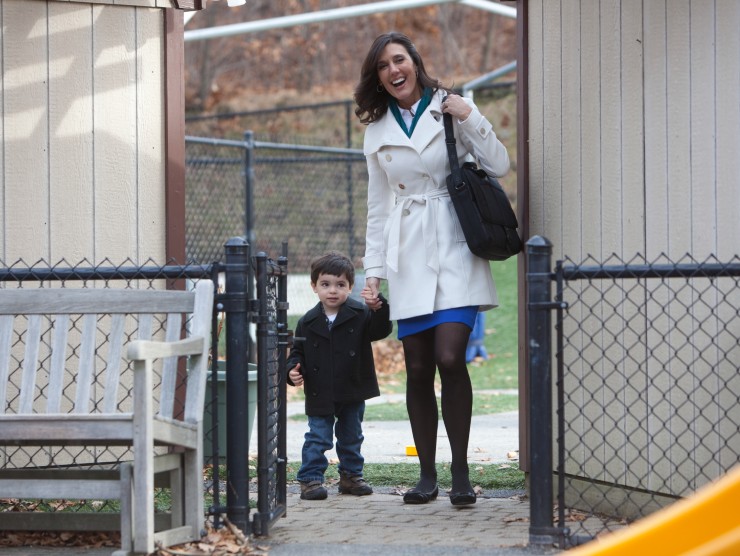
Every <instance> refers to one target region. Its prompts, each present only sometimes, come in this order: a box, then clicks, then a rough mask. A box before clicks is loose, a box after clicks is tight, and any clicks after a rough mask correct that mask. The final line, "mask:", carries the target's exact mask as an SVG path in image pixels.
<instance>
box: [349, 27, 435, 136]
mask: <svg viewBox="0 0 740 556" xmlns="http://www.w3.org/2000/svg"><path fill="white" fill-rule="evenodd" d="M390 43H396V44H400V45H401V46H403V47H404V48H405V49H406V52H408V53H409V56H410V57H411V60H412V61H413V62H414V65H415V66H416V68H417V69H418V70H419V75H418V77H417V79H418V81H417V83H418V85H419V86H420V87H421V89H422V91H423V90H424V89H426V88H427V87H430V88H431V89H432V90H433V91H434V92H436V91H437V90H438V89H444V88H443V87H442V86H441V85H440V83H439V81H438V80H437V79H434V78H432V77H430V76H429V74H428V73H427V70H426V69H425V68H424V61H423V60H422V59H421V55H420V54H419V51H418V50H416V47H415V46H414V43H413V42H411V39H410V38H408V37H407V36H406V35H404V34H403V33H398V32H396V31H391V32H390V33H383V34H382V35H380V36H378V37H377V38H376V39H375V41H373V44H372V46H371V47H370V50H369V51H368V53H367V56H365V61H364V62H362V69H361V70H360V82H359V83H358V84H357V86H356V87H355V102H356V103H357V108H355V114H356V115H357V117H358V118H359V119H360V122H362V123H363V124H369V123H372V122H375V121H377V120H379V119H380V118H382V117H383V116H384V115H385V113H386V111H387V110H388V101H389V100H390V99H391V98H392V97H391V95H390V93H388V91H386V90H385V89H384V88H382V87H380V88H381V89H382V91H378V85H379V83H380V81H379V80H378V59H379V58H380V54H381V53H382V52H383V49H384V48H385V47H386V46H388V45H389V44H390ZM445 90H446V89H445Z"/></svg>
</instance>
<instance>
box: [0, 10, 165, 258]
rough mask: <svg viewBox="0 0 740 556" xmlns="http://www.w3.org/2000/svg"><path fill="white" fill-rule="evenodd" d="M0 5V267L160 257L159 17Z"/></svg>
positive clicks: (156, 13)
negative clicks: (16, 263)
mask: <svg viewBox="0 0 740 556" xmlns="http://www.w3.org/2000/svg"><path fill="white" fill-rule="evenodd" d="M0 7H1V8H2V12H0V13H1V14H2V35H0V56H2V68H3V71H2V83H0V103H1V104H2V117H3V125H2V128H1V131H0V133H2V147H1V148H2V152H1V153H0V193H1V195H0V234H1V237H0V259H2V260H3V261H5V262H7V263H12V262H14V261H15V260H17V259H18V258H23V259H24V260H25V261H26V262H29V263H32V262H35V261H36V260H38V259H44V260H46V261H50V262H52V263H55V262H57V261H59V260H61V259H66V260H67V261H68V262H70V263H76V262H78V261H80V260H82V259H84V258H87V259H88V260H90V261H100V260H102V259H104V258H109V259H111V260H112V261H113V262H119V261H122V260H124V259H125V258H131V259H132V260H135V261H136V260H146V259H147V258H149V257H152V258H154V259H155V260H157V261H162V260H164V257H165V161H166V157H165V145H164V143H165V113H164V106H165V99H164V77H165V76H164V51H163V49H164V34H165V26H164V10H162V9H155V8H141V7H128V6H123V7H122V6H112V5H106V4H83V3H75V2H55V1H39V0H31V1H29V0H0Z"/></svg>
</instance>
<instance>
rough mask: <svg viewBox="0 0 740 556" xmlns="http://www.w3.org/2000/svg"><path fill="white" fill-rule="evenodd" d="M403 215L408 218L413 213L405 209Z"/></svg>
mask: <svg viewBox="0 0 740 556" xmlns="http://www.w3.org/2000/svg"><path fill="white" fill-rule="evenodd" d="M402 214H403V215H404V216H408V215H409V214H411V211H410V210H409V209H403V211H402Z"/></svg>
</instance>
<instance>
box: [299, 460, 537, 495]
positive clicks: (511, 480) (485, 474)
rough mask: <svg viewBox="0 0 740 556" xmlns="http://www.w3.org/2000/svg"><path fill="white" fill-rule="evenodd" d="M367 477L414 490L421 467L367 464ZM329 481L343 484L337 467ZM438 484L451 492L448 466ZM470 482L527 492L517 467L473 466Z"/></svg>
mask: <svg viewBox="0 0 740 556" xmlns="http://www.w3.org/2000/svg"><path fill="white" fill-rule="evenodd" d="M299 467H300V464H299V463H294V464H288V466H287V476H288V481H295V480H296V473H298V468H299ZM364 475H365V479H366V480H367V482H369V483H370V484H371V485H373V486H394V487H401V488H410V487H413V486H414V485H415V484H416V481H418V480H419V464H417V463H366V464H365V466H364ZM325 477H326V479H327V480H339V472H338V471H337V466H336V465H329V468H328V469H327V470H326V475H325ZM437 480H438V481H439V486H440V488H451V487H452V477H451V475H450V465H449V464H448V463H440V464H437ZM470 481H471V482H472V483H473V486H476V485H477V486H480V487H481V488H482V489H484V490H501V489H511V490H521V489H523V488H524V472H523V471H520V470H519V467H518V465H517V464H515V463H512V464H509V463H499V464H485V465H484V464H480V465H477V464H473V465H471V466H470Z"/></svg>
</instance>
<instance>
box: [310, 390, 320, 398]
mask: <svg viewBox="0 0 740 556" xmlns="http://www.w3.org/2000/svg"><path fill="white" fill-rule="evenodd" d="M311 395H312V396H313V397H314V398H315V397H316V396H318V395H319V393H318V392H316V391H315V390H314V391H313V392H311Z"/></svg>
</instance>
